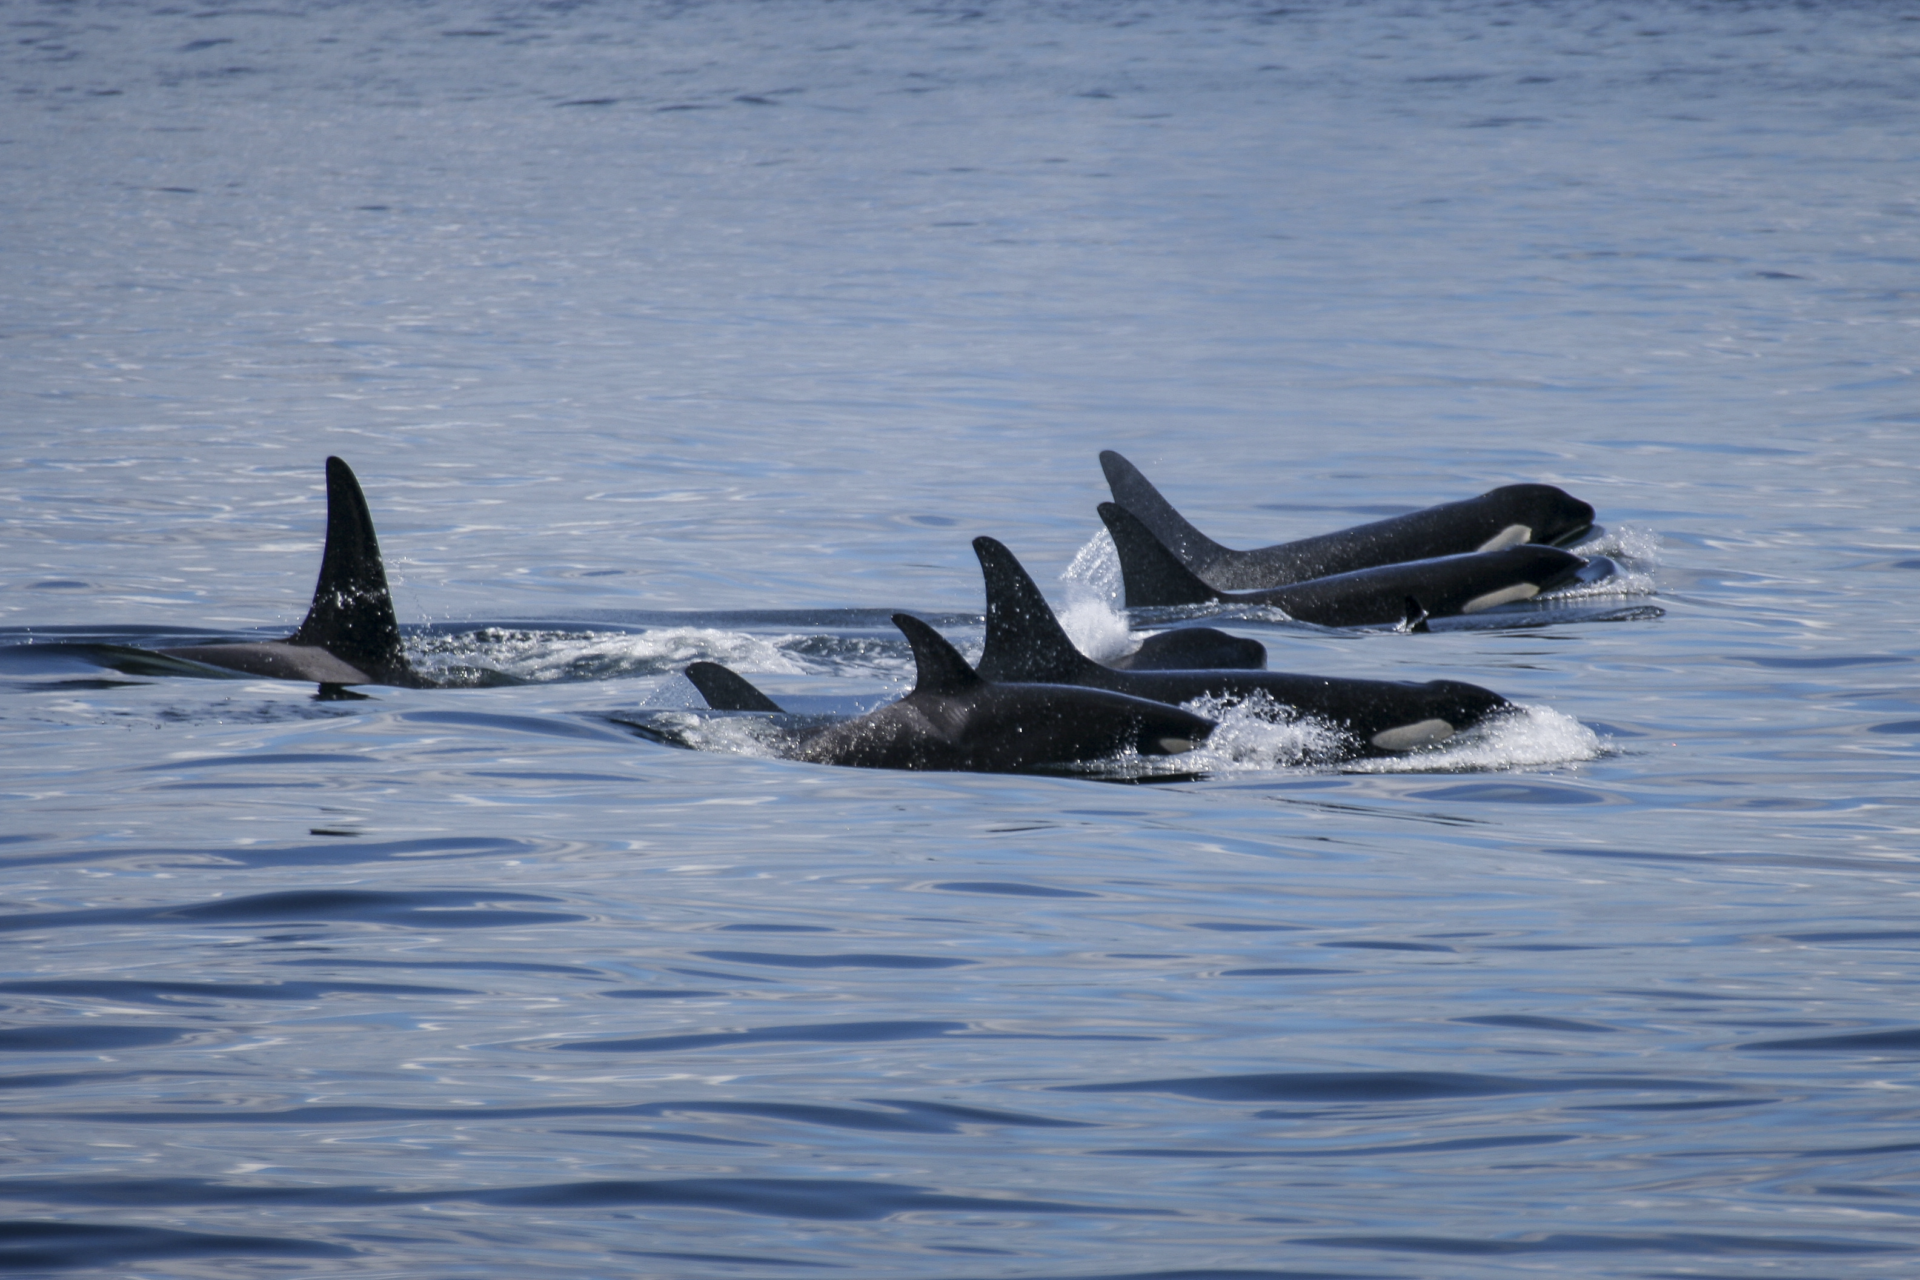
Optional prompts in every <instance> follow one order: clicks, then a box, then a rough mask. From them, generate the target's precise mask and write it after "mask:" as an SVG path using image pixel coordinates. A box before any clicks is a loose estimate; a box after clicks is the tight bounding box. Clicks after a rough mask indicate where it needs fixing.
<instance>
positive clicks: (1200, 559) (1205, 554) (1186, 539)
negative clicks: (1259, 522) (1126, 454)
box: [1100, 449, 1233, 570]
mask: <svg viewBox="0 0 1920 1280" xmlns="http://www.w3.org/2000/svg"><path fill="white" fill-rule="evenodd" d="M1100 469H1101V470H1102V471H1104V472H1106V473H1107V488H1109V489H1111V490H1113V500H1114V501H1115V502H1117V503H1119V504H1120V505H1121V506H1123V507H1125V508H1126V509H1127V510H1128V511H1131V512H1132V513H1133V514H1134V517H1135V518H1136V519H1137V520H1139V521H1140V523H1141V524H1143V525H1145V526H1146V527H1147V528H1148V529H1150V530H1152V531H1153V536H1154V537H1156V538H1158V539H1160V541H1161V542H1162V543H1163V544H1165V546H1166V547H1167V548H1168V549H1169V550H1171V551H1172V552H1173V553H1174V555H1176V556H1178V557H1179V558H1180V559H1181V560H1182V561H1183V562H1185V563H1186V564H1187V565H1189V566H1191V567H1192V568H1194V569H1196V570H1205V569H1206V568H1207V567H1208V566H1209V565H1211V564H1213V563H1214V562H1215V561H1217V560H1219V559H1221V558H1222V557H1224V556H1230V555H1232V554H1233V552H1232V551H1231V550H1229V549H1228V548H1226V547H1223V546H1221V545H1220V544H1219V543H1217V542H1215V541H1214V540H1213V539H1212V538H1209V537H1208V536H1207V535H1206V534H1204V533H1202V532H1200V531H1199V530H1198V529H1196V528H1194V527H1193V526H1192V525H1191V524H1189V523H1187V518H1186V517H1185V516H1183V515H1181V514H1180V513H1179V512H1178V511H1175V510H1174V509H1173V504H1172V503H1171V502H1168V501H1167V500H1166V499H1165V498H1163V497H1161V496H1160V491H1159V490H1158V489H1156V488H1154V487H1153V483H1152V482H1151V481H1149V480H1148V479H1147V478H1146V477H1145V476H1143V475H1141V474H1140V468H1138V467H1136V466H1134V465H1133V464H1132V463H1131V462H1128V461H1127V460H1126V459H1125V458H1123V457H1121V456H1120V455H1119V454H1117V453H1115V452H1114V451H1113V450H1111V449H1106V450H1103V451H1102V452H1101V454H1100Z"/></svg>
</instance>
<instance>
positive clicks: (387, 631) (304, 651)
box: [79, 458, 517, 697]
mask: <svg viewBox="0 0 1920 1280" xmlns="http://www.w3.org/2000/svg"><path fill="white" fill-rule="evenodd" d="M79 647H81V648H85V649H87V650H88V651H89V652H90V654H91V656H92V657H93V659H94V660H95V661H98V662H100V663H102V664H103V665H105V666H108V667H112V668H114V669H116V670H119V671H124V672H127V673H129V674H133V675H200V676H232V675H236V674H237V675H249V676H266V677H268V678H270V679H274V680H311V681H313V682H314V683H315V684H317V685H319V686H320V696H321V697H357V696H359V695H356V694H347V693H345V692H344V690H345V689H346V687H347V686H349V685H358V684H384V685H395V686H399V687H402V688H415V689H418V688H429V687H441V686H449V685H494V684H513V683H517V681H515V680H513V679H512V677H510V676H507V675H504V674H502V673H500V672H497V671H488V670H485V669H483V668H477V667H461V668H454V669H451V670H449V671H446V672H443V673H439V674H437V675H436V676H433V677H429V676H427V675H426V674H424V673H422V672H420V671H418V670H416V669H415V668H414V667H413V665H412V664H411V663H409V662H408V661H407V655H406V650H405V649H404V648H403V647H402V645H401V642H400V624H399V622H398V620H397V619H396V618H395V616H394V612H393V597H392V595H391V594H390V593H389V592H388V590H387V573H386V568H385V566H384V565H383V564H382V563H381V560H380V542H379V539H378V538H377V537H375V535H374V532H373V516H372V513H371V512H369V511H368V510H367V499H366V495H365V494H363V493H361V491H360V482H359V481H358V480H357V479H355V478H354V474H353V469H352V468H351V467H349V466H347V464H346V463H345V462H342V461H341V460H340V459H339V458H328V459H327V540H326V549H325V550H324V551H323V552H322V553H321V556H320V577H319V579H318V580H317V581H316V582H315V583H314V588H313V603H312V605H311V606H310V607H309V608H308V610H307V616H306V619H305V621H303V622H301V624H300V629H299V630H297V631H295V632H294V633H293V634H292V635H290V636H288V637H287V638H286V639H285V640H263V641H235V642H215V643H210V644H190V645H175V646H171V647H167V648H159V649H137V648H131V647H128V646H123V645H93V646H79Z"/></svg>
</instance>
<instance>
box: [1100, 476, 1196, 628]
mask: <svg viewBox="0 0 1920 1280" xmlns="http://www.w3.org/2000/svg"><path fill="white" fill-rule="evenodd" d="M1100 519H1101V520H1103V521H1105V522H1106V526H1107V532H1108V533H1110V534H1112V535H1113V545H1114V549H1115V550H1117V551H1118V552H1119V553H1120V580H1121V581H1122V582H1123V583H1125V584H1126V588H1127V608H1129V609H1145V608H1149V607H1151V606H1153V605H1162V604H1206V603H1208V602H1209V601H1212V600H1218V599H1220V598H1221V597H1220V593H1219V592H1218V591H1215V590H1214V589H1213V588H1212V587H1210V586H1208V585H1207V584H1206V583H1204V582H1202V581H1200V579H1199V578H1197V577H1195V576H1194V573H1193V571H1192V570H1191V569H1189V568H1187V566H1185V565H1184V564H1181V563H1180V560H1179V557H1177V556H1175V555H1174V554H1173V552H1171V551H1169V550H1167V548H1166V547H1165V546H1164V545H1162V544H1161V542H1160V539H1158V538H1156V537H1154V536H1153V532H1152V531H1151V530H1150V529H1148V528H1147V527H1146V525H1144V524H1142V523H1140V520H1139V518H1138V517H1137V516H1135V515H1134V514H1133V513H1132V512H1131V511H1128V510H1127V509H1126V508H1125V507H1123V506H1120V505H1119V504H1118V503H1113V502H1103V503H1101V504H1100Z"/></svg>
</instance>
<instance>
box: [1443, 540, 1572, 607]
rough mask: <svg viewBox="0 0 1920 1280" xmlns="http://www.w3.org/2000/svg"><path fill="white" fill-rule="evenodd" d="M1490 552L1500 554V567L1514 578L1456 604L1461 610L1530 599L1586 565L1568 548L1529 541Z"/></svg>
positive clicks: (1569, 578)
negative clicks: (1460, 603)
mask: <svg viewBox="0 0 1920 1280" xmlns="http://www.w3.org/2000/svg"><path fill="white" fill-rule="evenodd" d="M1494 554H1496V555H1498V556H1499V557H1500V563H1501V567H1502V568H1503V569H1504V570H1505V571H1506V572H1507V573H1508V574H1509V575H1510V576H1511V577H1512V578H1513V579H1515V580H1514V581H1512V582H1510V583H1509V584H1508V585H1506V586H1504V587H1499V588H1496V589H1495V590H1492V591H1488V592H1486V593H1484V594H1482V595H1478V596H1475V597H1474V598H1473V599H1471V600H1469V601H1467V602H1466V603H1465V604H1463V605H1461V606H1460V612H1461V613H1463V614H1468V613H1479V612H1481V611H1482V610H1484V609H1492V608H1495V607H1496V606H1499V605H1503V604H1512V603H1514V602H1515V601H1517V600H1531V599H1532V598H1533V597H1535V596H1537V595H1539V594H1541V593H1542V592H1544V591H1552V590H1553V589H1554V588H1555V587H1564V586H1566V585H1567V584H1568V583H1570V582H1573V581H1575V580H1576V579H1578V577H1579V576H1580V571H1581V570H1582V569H1584V568H1586V567H1587V562H1586V561H1585V560H1582V559H1581V558H1580V557H1579V556H1577V555H1574V554H1573V553H1572V552H1571V551H1562V550H1561V549H1560V548H1558V547H1548V546H1542V545H1540V544H1538V543H1531V542H1530V543H1527V544H1526V545H1524V546H1519V547H1508V548H1507V549H1506V550H1505V551H1500V552H1496V553H1494ZM1463 558H1464V557H1463Z"/></svg>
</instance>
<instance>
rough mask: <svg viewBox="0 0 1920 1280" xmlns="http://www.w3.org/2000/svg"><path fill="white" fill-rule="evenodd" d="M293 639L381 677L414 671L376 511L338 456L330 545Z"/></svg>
mask: <svg viewBox="0 0 1920 1280" xmlns="http://www.w3.org/2000/svg"><path fill="white" fill-rule="evenodd" d="M287 642H288V643H289V644H310V645H315V646H317V647H319V648H322V649H325V650H326V651H327V652H328V653H330V654H332V655H333V656H334V657H336V658H339V659H340V660H341V661H343V662H348V663H352V664H353V665H354V666H356V667H358V668H360V669H361V670H362V671H365V672H366V673H367V674H368V675H370V676H373V677H374V678H375V679H376V680H381V681H385V680H387V679H390V678H392V677H393V676H395V675H401V674H406V673H407V672H408V670H409V669H408V666H407V658H406V654H405V653H404V652H403V651H402V649H401V648H400V624H399V622H398V621H397V620H396V619H395V618H394V615H393V597H392V596H390V595H389V594H387V573H386V570H385V569H384V568H382V567H381V564H380V543H379V541H378V539H376V538H375V537H374V534H373V516H372V514H371V513H369V512H368V510H367V499H366V496H365V495H364V494H362V493H361V492H360V482H359V481H358V480H356V479H354V477H353V470H352V468H350V467H348V466H347V464H346V463H344V462H342V461H341V460H340V459H338V458H328V459H327V549H326V551H325V552H324V553H322V555H321V557H320V579H319V581H318V582H316V583H315V584H314V588H313V606H312V608H310V609H308V610H307V618H306V621H305V622H302V623H301V624H300V629H299V630H298V631H296V632H294V633H293V635H292V636H290V637H288V641H287Z"/></svg>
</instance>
